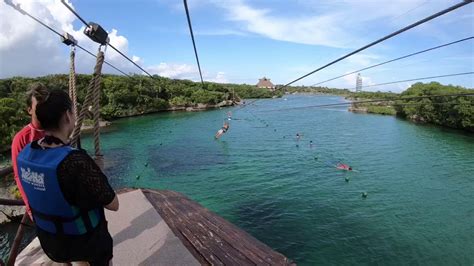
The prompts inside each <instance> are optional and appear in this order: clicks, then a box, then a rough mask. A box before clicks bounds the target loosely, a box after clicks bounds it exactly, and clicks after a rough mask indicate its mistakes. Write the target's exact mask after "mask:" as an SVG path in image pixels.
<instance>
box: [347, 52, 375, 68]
mask: <svg viewBox="0 0 474 266" xmlns="http://www.w3.org/2000/svg"><path fill="white" fill-rule="evenodd" d="M347 61H348V62H349V63H352V64H353V65H354V66H355V67H368V66H370V65H373V64H374V63H376V62H377V63H378V62H380V56H378V55H375V54H355V55H353V56H351V57H349V58H347Z"/></svg>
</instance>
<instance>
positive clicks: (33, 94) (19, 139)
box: [11, 83, 49, 219]
mask: <svg viewBox="0 0 474 266" xmlns="http://www.w3.org/2000/svg"><path fill="white" fill-rule="evenodd" d="M48 93H49V91H48V89H47V88H46V86H44V85H43V84H41V83H34V84H32V85H31V86H30V89H29V90H28V92H27V93H26V104H27V111H28V114H29V115H30V116H31V122H30V123H29V124H28V125H26V126H25V127H24V128H23V129H22V130H20V131H19V132H18V133H16V135H15V137H14V138H13V141H12V146H11V152H12V165H13V175H14V178H15V183H16V185H17V187H18V191H19V192H20V195H21V198H22V199H23V201H24V202H25V207H26V213H28V215H29V216H30V219H32V216H31V210H30V204H29V203H28V198H27V197H26V195H25V192H24V191H23V187H22V186H21V182H20V179H19V177H18V171H17V170H18V169H17V163H16V157H17V156H18V154H19V153H20V152H21V150H23V148H25V146H26V145H27V144H28V143H30V142H32V141H35V140H38V139H40V138H42V137H44V131H43V130H42V129H41V126H40V123H39V121H38V119H37V118H36V114H35V111H36V104H37V103H38V102H42V101H43V100H44V99H45V98H46V96H47V95H48Z"/></svg>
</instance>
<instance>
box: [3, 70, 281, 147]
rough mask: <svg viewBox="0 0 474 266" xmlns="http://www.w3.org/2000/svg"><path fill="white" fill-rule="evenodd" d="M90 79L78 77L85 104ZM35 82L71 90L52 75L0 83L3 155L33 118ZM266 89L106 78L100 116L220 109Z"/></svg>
mask: <svg viewBox="0 0 474 266" xmlns="http://www.w3.org/2000/svg"><path fill="white" fill-rule="evenodd" d="M90 79H91V76H90V75H78V76H77V85H76V87H77V90H78V98H79V102H82V101H83V100H84V97H85V94H86V89H87V87H88V84H89V81H90ZM33 82H42V83H44V84H45V85H46V86H48V88H51V89H62V90H68V75H49V76H44V77H38V78H22V77H14V78H9V79H3V80H0V118H1V120H0V152H1V151H5V150H7V149H8V148H9V146H10V143H11V139H12V137H13V136H14V135H15V133H16V132H17V131H18V130H20V129H21V127H23V126H24V125H26V124H27V123H28V122H29V120H30V118H29V117H28V115H27V113H26V101H25V92H26V91H27V90H28V87H29V86H30V84H32V83H33ZM273 96H275V93H272V92H270V91H268V90H266V89H257V88H256V87H255V86H252V85H237V84H217V83H208V82H206V83H204V86H203V85H202V84H201V83H196V82H192V81H189V80H173V79H168V78H163V77H159V76H155V77H154V79H151V78H148V77H143V76H138V75H136V76H133V77H131V78H129V77H124V76H116V75H104V76H103V79H102V84H101V100H100V105H101V108H100V112H101V117H102V118H104V119H114V118H119V117H124V116H131V115H138V114H144V113H151V112H156V111H163V110H169V109H170V108H176V107H194V106H196V105H198V104H205V105H216V104H218V103H220V102H223V101H231V100H235V101H239V100H240V98H246V99H249V98H270V97H273Z"/></svg>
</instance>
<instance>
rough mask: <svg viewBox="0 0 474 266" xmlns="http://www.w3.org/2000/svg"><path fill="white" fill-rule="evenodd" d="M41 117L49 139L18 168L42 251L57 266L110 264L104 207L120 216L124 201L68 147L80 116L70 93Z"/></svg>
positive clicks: (27, 152)
mask: <svg viewBox="0 0 474 266" xmlns="http://www.w3.org/2000/svg"><path fill="white" fill-rule="evenodd" d="M36 116H37V118H38V120H39V122H40V123H41V126H42V128H43V129H44V131H45V137H44V138H42V139H40V140H37V141H33V142H31V143H30V144H28V145H27V146H26V147H25V148H24V149H23V150H22V151H21V152H20V154H19V155H18V157H17V164H18V174H19V177H20V182H21V184H22V186H23V189H24V192H25V194H26V196H27V197H28V199H29V202H30V208H31V211H32V215H33V221H34V223H35V225H36V234H37V236H38V238H39V241H40V243H41V247H42V248H43V250H44V252H45V254H46V255H47V256H48V257H49V258H50V259H51V260H53V261H55V262H62V263H70V262H88V263H89V264H91V265H108V264H109V262H110V260H111V259H112V256H113V252H112V249H113V243H112V237H111V236H110V233H109V231H108V228H107V221H106V219H105V215H104V208H107V209H109V210H112V211H117V210H118V208H119V202H118V198H117V196H116V195H115V192H114V191H113V189H112V188H111V187H110V184H109V183H108V180H107V177H106V176H105V175H104V174H103V173H102V171H101V170H100V168H99V167H98V166H97V164H95V163H94V161H93V160H92V158H91V157H89V155H87V153H86V152H85V151H83V150H77V149H74V148H72V147H71V146H69V145H68V142H69V136H70V135H71V133H72V131H73V129H74V124H75V116H74V113H73V111H72V104H71V100H70V99H69V96H68V95H67V93H65V92H63V91H61V90H52V91H50V93H49V95H48V96H47V97H46V98H45V100H44V101H43V102H41V103H38V104H37V106H36Z"/></svg>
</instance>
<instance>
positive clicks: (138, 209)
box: [16, 189, 294, 265]
mask: <svg viewBox="0 0 474 266" xmlns="http://www.w3.org/2000/svg"><path fill="white" fill-rule="evenodd" d="M119 200H120V210H119V211H118V212H109V211H107V212H106V216H107V220H108V222H109V231H110V233H111V235H112V237H113V239H114V258H113V264H114V265H138V264H140V265H199V264H201V265H294V264H292V263H291V262H290V261H289V260H288V259H287V258H286V257H285V256H283V255H282V254H280V253H278V252H275V251H274V250H272V249H271V248H270V247H268V246H266V245H265V244H263V243H261V242H260V241H258V240H257V239H255V238H254V237H252V236H250V235H249V234H247V233H246V232H244V231H243V230H241V229H239V228H238V227H237V226H235V225H233V224H231V223H229V222H227V221H226V220H224V219H223V218H221V217H219V216H217V215H216V214H214V213H212V212H211V211H209V210H208V209H206V208H204V207H202V206H201V205H199V204H198V203H196V202H194V201H192V200H190V199H188V198H187V197H185V196H184V195H182V194H180V193H177V192H173V191H163V190H160V191H158V190H147V189H143V190H130V189H127V190H122V191H120V192H119ZM16 264H17V265H31V264H41V265H58V264H56V263H53V262H52V261H50V260H49V259H48V258H47V257H46V255H44V253H43V252H42V250H41V247H40V246H39V241H37V239H35V240H34V241H33V242H32V243H31V244H30V245H29V246H28V247H27V248H25V250H23V251H22V252H21V253H20V255H19V256H18V258H17V261H16Z"/></svg>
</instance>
